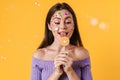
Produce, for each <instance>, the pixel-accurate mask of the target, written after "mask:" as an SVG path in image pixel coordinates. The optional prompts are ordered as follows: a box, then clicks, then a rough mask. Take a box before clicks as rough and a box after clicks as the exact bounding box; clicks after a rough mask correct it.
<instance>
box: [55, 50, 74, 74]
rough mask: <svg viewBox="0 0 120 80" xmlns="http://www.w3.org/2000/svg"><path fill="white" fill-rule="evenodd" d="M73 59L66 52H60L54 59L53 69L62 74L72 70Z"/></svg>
mask: <svg viewBox="0 0 120 80" xmlns="http://www.w3.org/2000/svg"><path fill="white" fill-rule="evenodd" d="M72 63H73V58H72V56H71V55H70V53H68V52H60V53H59V55H57V56H56V57H55V59H54V64H55V69H56V70H57V71H58V72H59V73H60V74H62V73H63V71H64V72H66V73H67V72H68V71H71V70H72Z"/></svg>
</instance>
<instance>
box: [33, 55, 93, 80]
mask: <svg viewBox="0 0 120 80" xmlns="http://www.w3.org/2000/svg"><path fill="white" fill-rule="evenodd" d="M72 67H73V69H74V70H75V72H76V73H77V75H78V76H79V77H80V78H81V80H92V75H91V67H90V58H86V59H84V60H81V61H74V62H73V64H72ZM53 70H54V61H45V60H40V59H37V58H35V57H33V58H32V71H31V80H47V79H48V77H49V76H50V75H51V74H52V72H53ZM59 80H69V79H68V77H67V75H66V74H65V73H63V74H62V76H61V77H60V78H59Z"/></svg>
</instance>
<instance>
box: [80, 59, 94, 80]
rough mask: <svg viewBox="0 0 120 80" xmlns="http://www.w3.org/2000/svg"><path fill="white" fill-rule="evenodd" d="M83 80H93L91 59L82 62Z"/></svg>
mask: <svg viewBox="0 0 120 80" xmlns="http://www.w3.org/2000/svg"><path fill="white" fill-rule="evenodd" d="M81 68H82V69H81V78H82V79H81V80H92V74H91V65H90V58H87V59H85V60H83V61H81Z"/></svg>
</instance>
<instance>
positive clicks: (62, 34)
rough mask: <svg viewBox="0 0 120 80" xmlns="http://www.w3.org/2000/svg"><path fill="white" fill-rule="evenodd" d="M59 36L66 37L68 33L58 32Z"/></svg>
mask: <svg viewBox="0 0 120 80" xmlns="http://www.w3.org/2000/svg"><path fill="white" fill-rule="evenodd" d="M58 34H59V35H60V36H61V37H65V36H67V34H68V32H58Z"/></svg>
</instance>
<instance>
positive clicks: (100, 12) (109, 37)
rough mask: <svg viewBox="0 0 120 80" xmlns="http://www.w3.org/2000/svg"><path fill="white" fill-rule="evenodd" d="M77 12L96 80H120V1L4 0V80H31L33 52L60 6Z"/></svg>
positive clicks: (0, 13) (0, 20)
mask: <svg viewBox="0 0 120 80" xmlns="http://www.w3.org/2000/svg"><path fill="white" fill-rule="evenodd" d="M63 1H64V2H67V3H68V4H70V5H71V6H72V8H73V9H74V11H75V13H76V16H77V19H78V24H79V30H80V33H81V38H82V40H83V43H84V46H85V47H86V48H87V49H88V50H89V52H90V56H91V64H92V75H93V79H94V80H120V2H119V0H0V80H29V79H30V72H31V58H32V54H33V52H34V51H35V50H36V48H37V47H38V46H39V44H40V42H41V40H42V39H43V33H44V22H45V17H46V14H47V11H48V10H49V8H50V7H51V6H52V5H53V4H55V3H56V2H63Z"/></svg>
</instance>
